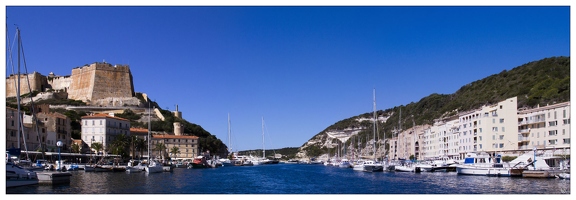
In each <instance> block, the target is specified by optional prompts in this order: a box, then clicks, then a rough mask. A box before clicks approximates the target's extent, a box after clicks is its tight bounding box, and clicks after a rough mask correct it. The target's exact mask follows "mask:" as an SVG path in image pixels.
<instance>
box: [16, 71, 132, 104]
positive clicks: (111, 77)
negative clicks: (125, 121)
mask: <svg viewBox="0 0 576 200" xmlns="http://www.w3.org/2000/svg"><path fill="white" fill-rule="evenodd" d="M17 80H18V75H10V76H9V77H8V78H6V97H15V96H16V88H17V87H16V86H17V83H18V82H17ZM28 80H29V81H30V88H29V87H28ZM49 90H54V91H61V92H66V93H67V94H68V96H67V98H68V99H74V100H81V101H84V102H86V103H88V104H91V105H95V104H98V105H102V104H106V103H107V102H110V101H112V104H113V105H114V106H122V105H118V104H123V103H118V102H121V101H124V102H126V103H127V104H129V105H133V104H136V102H137V101H136V102H135V101H134V98H133V97H134V96H135V93H134V83H133V78H132V73H131V71H130V67H129V66H128V65H112V64H110V63H106V62H95V63H92V64H90V65H85V66H82V67H76V68H74V69H72V74H71V75H70V76H55V75H54V74H53V73H50V74H49V75H48V76H43V75H42V74H40V73H38V72H33V73H31V74H21V75H20V95H23V94H27V93H30V92H31V91H37V92H46V91H49ZM92 102H94V103H92Z"/></svg>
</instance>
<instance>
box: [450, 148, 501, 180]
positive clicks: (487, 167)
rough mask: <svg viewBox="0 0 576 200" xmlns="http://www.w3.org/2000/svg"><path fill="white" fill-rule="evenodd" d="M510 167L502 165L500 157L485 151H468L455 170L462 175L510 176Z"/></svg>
mask: <svg viewBox="0 0 576 200" xmlns="http://www.w3.org/2000/svg"><path fill="white" fill-rule="evenodd" d="M510 169H511V168H510V167H504V165H503V163H502V159H500V157H492V156H490V155H489V154H487V153H479V154H476V153H468V154H467V155H466V158H464V163H463V164H459V165H456V172H457V173H458V174H462V175H480V176H511V172H510Z"/></svg>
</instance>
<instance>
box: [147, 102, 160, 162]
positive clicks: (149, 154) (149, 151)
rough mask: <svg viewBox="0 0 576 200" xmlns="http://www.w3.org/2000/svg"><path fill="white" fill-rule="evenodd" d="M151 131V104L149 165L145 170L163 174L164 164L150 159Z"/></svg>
mask: <svg viewBox="0 0 576 200" xmlns="http://www.w3.org/2000/svg"><path fill="white" fill-rule="evenodd" d="M150 129H151V125H150V103H148V164H147V165H146V167H145V168H144V170H145V171H146V172H148V173H160V172H163V171H164V170H163V168H164V167H163V166H162V163H160V162H158V161H157V160H155V159H152V158H151V157H150V141H151V140H152V137H151V135H150Z"/></svg>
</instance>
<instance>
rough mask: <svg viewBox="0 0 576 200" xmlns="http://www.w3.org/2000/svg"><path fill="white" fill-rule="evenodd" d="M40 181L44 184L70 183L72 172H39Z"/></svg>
mask: <svg viewBox="0 0 576 200" xmlns="http://www.w3.org/2000/svg"><path fill="white" fill-rule="evenodd" d="M36 174H37V175H38V183H39V184H43V185H57V184H70V177H72V174H71V173H70V172H51V171H45V172H38V173H36Z"/></svg>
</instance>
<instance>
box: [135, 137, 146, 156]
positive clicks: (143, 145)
mask: <svg viewBox="0 0 576 200" xmlns="http://www.w3.org/2000/svg"><path fill="white" fill-rule="evenodd" d="M135 147H136V149H138V152H139V153H140V157H142V154H144V149H147V148H148V141H146V140H144V139H142V138H137V139H136V142H135Z"/></svg>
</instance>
